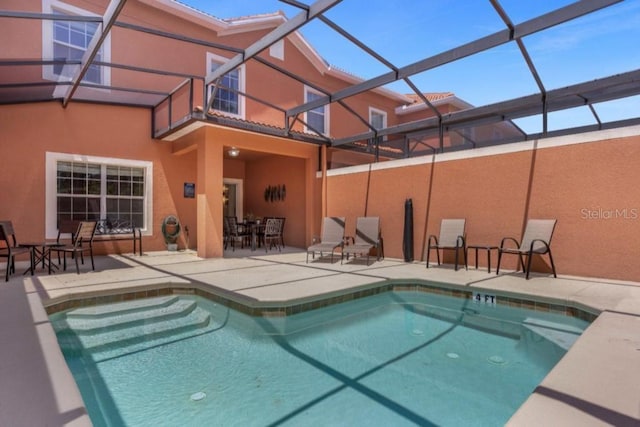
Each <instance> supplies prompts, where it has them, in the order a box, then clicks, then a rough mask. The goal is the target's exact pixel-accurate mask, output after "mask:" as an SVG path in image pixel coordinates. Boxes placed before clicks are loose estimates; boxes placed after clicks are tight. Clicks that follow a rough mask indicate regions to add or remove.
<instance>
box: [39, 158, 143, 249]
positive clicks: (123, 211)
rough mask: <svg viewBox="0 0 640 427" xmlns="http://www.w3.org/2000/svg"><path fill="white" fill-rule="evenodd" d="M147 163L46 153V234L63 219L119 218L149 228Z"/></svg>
mask: <svg viewBox="0 0 640 427" xmlns="http://www.w3.org/2000/svg"><path fill="white" fill-rule="evenodd" d="M151 168H152V166H151V162H142V161H131V160H118V159H107V158H97V157H96V158H87V157H85V156H74V155H69V154H59V153H47V206H46V213H47V237H48V238H49V237H52V236H53V237H55V235H56V230H57V228H58V225H59V224H60V222H61V221H63V220H95V221H97V220H100V219H121V220H127V221H131V222H132V223H133V224H134V225H135V226H136V227H140V228H141V229H143V230H145V229H150V219H149V218H148V215H147V212H149V211H150V202H151V197H150V195H151Z"/></svg>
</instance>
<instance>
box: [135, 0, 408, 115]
mask: <svg viewBox="0 0 640 427" xmlns="http://www.w3.org/2000/svg"><path fill="white" fill-rule="evenodd" d="M139 1H140V2H141V3H144V4H147V5H149V6H152V7H155V8H158V9H164V10H165V11H166V12H167V13H170V14H172V15H175V16H178V17H180V18H183V19H185V20H188V21H191V22H193V23H195V24H198V25H201V26H203V27H205V28H208V29H212V30H214V31H216V33H217V34H218V35H219V36H228V35H232V34H240V33H245V32H249V31H259V30H267V29H272V28H276V27H277V26H278V25H280V24H282V23H283V22H286V20H287V18H286V16H284V14H283V13H282V12H274V13H272V14H262V15H253V16H244V17H239V18H233V19H225V20H223V19H220V18H216V17H214V16H212V15H209V14H207V13H205V12H203V11H200V10H198V9H196V8H193V7H191V6H188V5H186V4H183V3H181V2H179V1H176V0H139ZM287 39H288V40H289V41H290V42H291V43H292V44H293V45H294V46H295V47H296V48H298V50H300V51H301V52H302V54H303V55H304V56H305V57H306V58H307V59H308V60H309V62H311V64H312V65H313V66H314V68H315V69H316V70H317V71H318V72H319V73H320V75H323V76H324V75H325V74H328V75H330V76H333V77H335V78H337V79H339V80H342V81H344V82H347V83H351V84H358V83H361V82H363V81H364V80H363V79H362V78H359V77H356V76H354V75H352V74H349V73H348V72H346V71H342V70H340V69H337V68H332V67H331V66H330V65H329V64H327V62H326V61H325V60H324V59H323V58H322V56H320V54H319V53H318V52H317V51H316V50H315V49H314V48H313V46H311V45H310V44H309V42H307V40H306V39H305V38H304V37H303V36H302V34H300V32H299V31H294V32H293V33H291V34H289V35H288V36H287ZM373 91H374V92H376V93H379V94H380V95H382V96H385V97H387V98H390V99H393V100H395V101H398V102H403V103H406V104H408V103H410V102H411V101H412V100H411V99H410V98H409V97H407V96H406V95H403V94H401V93H398V92H395V91H392V90H389V89H386V88H383V87H378V88H375V89H373ZM399 108H401V107H399Z"/></svg>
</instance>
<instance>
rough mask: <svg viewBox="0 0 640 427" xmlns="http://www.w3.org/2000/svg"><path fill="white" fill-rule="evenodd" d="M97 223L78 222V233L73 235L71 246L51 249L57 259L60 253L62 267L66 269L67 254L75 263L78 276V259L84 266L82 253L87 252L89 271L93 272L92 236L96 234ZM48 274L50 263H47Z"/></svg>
mask: <svg viewBox="0 0 640 427" xmlns="http://www.w3.org/2000/svg"><path fill="white" fill-rule="evenodd" d="M97 225H98V223H97V221H80V223H79V224H78V231H76V233H75V240H74V241H73V243H72V244H69V245H63V246H54V247H52V248H51V252H57V253H58V259H60V258H59V257H60V254H61V253H62V258H63V263H64V267H63V269H64V270H66V269H67V254H68V253H69V254H71V256H72V257H73V258H74V259H75V261H76V273H78V274H80V266H79V265H78V257H80V258H81V260H82V264H84V255H83V254H84V252H88V253H89V256H90V257H91V269H92V270H95V269H96V267H95V264H94V262H93V236H94V235H95V234H96V227H97ZM49 273H51V263H49Z"/></svg>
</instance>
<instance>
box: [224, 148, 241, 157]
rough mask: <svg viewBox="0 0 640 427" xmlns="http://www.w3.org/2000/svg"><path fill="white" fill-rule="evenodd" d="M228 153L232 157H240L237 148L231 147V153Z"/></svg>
mask: <svg viewBox="0 0 640 427" xmlns="http://www.w3.org/2000/svg"><path fill="white" fill-rule="evenodd" d="M227 153H229V155H230V156H231V157H238V155H240V150H238V149H237V148H236V147H231V148H230V149H229V151H227Z"/></svg>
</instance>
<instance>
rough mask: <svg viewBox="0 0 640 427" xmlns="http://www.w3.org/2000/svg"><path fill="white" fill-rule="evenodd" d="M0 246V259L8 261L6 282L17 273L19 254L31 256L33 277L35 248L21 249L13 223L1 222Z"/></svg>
mask: <svg viewBox="0 0 640 427" xmlns="http://www.w3.org/2000/svg"><path fill="white" fill-rule="evenodd" d="M2 243H4V244H2ZM0 245H1V246H0V258H6V259H7V272H6V274H5V281H7V282H8V281H9V274H11V273H15V272H16V255H19V254H29V262H30V265H31V267H30V269H31V274H32V275H33V270H34V267H35V266H34V265H33V247H20V245H19V244H18V240H17V239H16V235H15V232H14V231H13V224H12V223H11V221H0Z"/></svg>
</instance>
